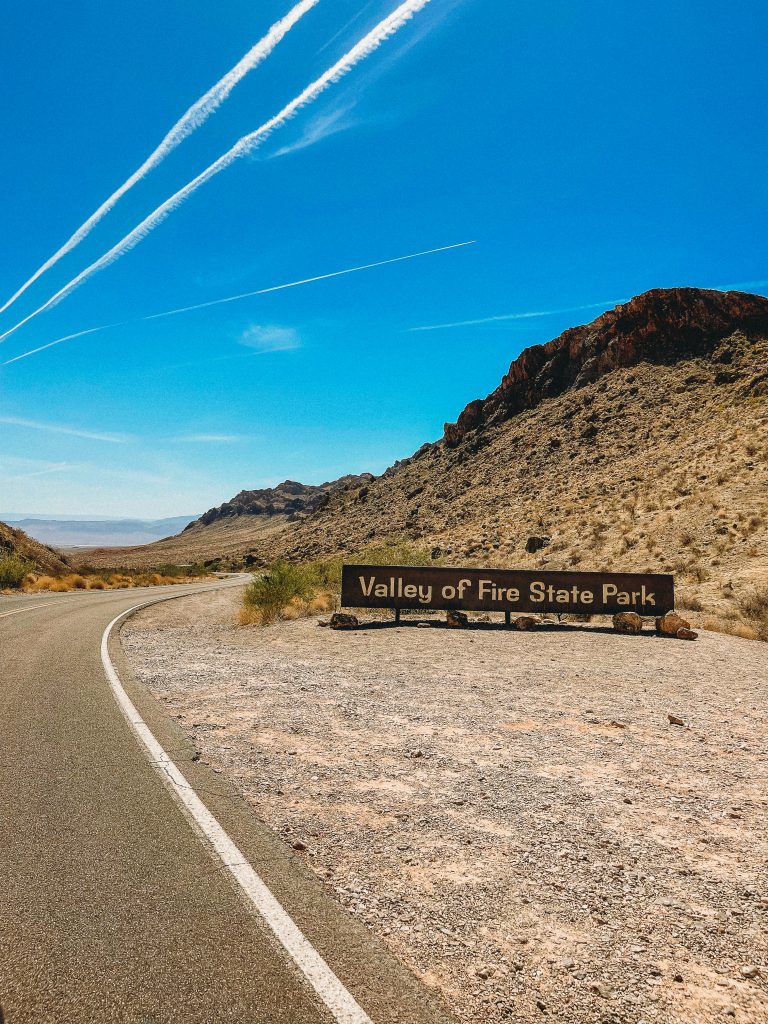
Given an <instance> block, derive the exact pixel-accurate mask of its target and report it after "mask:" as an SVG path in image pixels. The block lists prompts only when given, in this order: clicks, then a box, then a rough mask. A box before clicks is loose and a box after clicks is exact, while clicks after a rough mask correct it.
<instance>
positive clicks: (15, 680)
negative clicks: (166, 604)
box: [0, 581, 449, 1024]
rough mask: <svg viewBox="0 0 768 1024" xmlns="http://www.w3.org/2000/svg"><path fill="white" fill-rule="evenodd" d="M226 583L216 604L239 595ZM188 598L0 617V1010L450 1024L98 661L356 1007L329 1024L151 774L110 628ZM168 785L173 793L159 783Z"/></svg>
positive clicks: (19, 1020) (17, 602) (131, 599)
mask: <svg viewBox="0 0 768 1024" xmlns="http://www.w3.org/2000/svg"><path fill="white" fill-rule="evenodd" d="M231 585H232V583H231V581H230V582H222V583H220V584H217V586H231ZM201 589H210V585H207V587H203V586H198V585H196V584H195V585H184V586H183V587H162V588H158V587H155V588H152V589H151V590H143V591H142V590H130V591H107V592H98V591H91V592H87V593H81V594H80V593H79V594H72V595H68V594H67V595H45V596H43V595H34V596H24V597H0V1004H1V1005H2V1008H3V1012H4V1015H5V1021H6V1022H7V1024H49V1022H50V1024H52V1022H57V1024H58V1022H67V1024H90V1022H94V1024H96V1022H98V1024H108V1022H112V1021H120V1022H132V1024H133V1022H136V1024H166V1022H169V1024H170V1022H174V1024H175V1022H182V1021H183V1022H185V1024H213V1022H217V1024H219V1022H238V1024H261V1022H270V1024H299V1022H301V1024H314V1022H326V1024H327V1022H329V1021H331V1022H332V1021H334V1020H336V1021H343V1022H344V1024H349V1022H352V1021H365V1020H366V1019H367V1017H370V1019H371V1020H372V1021H373V1022H374V1024H395V1022H399V1024H405V1022H408V1024H421V1022H424V1024H426V1022H430V1024H448V1022H449V1017H448V1016H447V1015H446V1014H445V1013H444V1011H443V1010H442V1009H441V1008H440V1006H439V1005H438V1004H437V1003H436V1002H434V1001H433V999H432V997H431V996H430V994H429V993H428V991H427V990H426V989H425V987H424V986H423V985H421V983H420V982H419V981H418V980H417V979H415V978H414V977H413V976H412V975H411V974H410V973H409V972H407V971H406V970H405V969H404V968H403V967H402V966H401V965H399V964H398V963H397V962H396V961H395V960H394V958H393V957H392V956H391V955H390V954H389V953H388V952H387V951H386V949H385V948H384V947H383V946H381V945H380V944H378V943H377V942H376V941H375V940H374V939H373V937H372V936H371V935H370V934H369V933H368V932H367V930H366V929H365V928H364V927H363V926H362V925H360V924H359V923H358V922H356V921H354V920H352V919H351V918H350V917H349V916H347V915H346V914H345V913H344V911H343V910H342V909H341V908H340V907H339V906H338V905H337V903H336V902H335V901H334V900H333V899H332V898H331V897H330V895H329V894H328V893H327V892H326V891H325V889H324V887H323V885H322V884H321V883H320V882H319V881H318V880H317V879H316V878H315V876H314V875H313V874H312V872H311V871H310V870H309V869H308V868H307V867H306V866H305V864H304V863H303V861H302V859H301V856H300V855H299V854H295V853H294V852H293V851H291V850H288V849H287V848H286V847H285V845H284V844H283V843H282V842H280V841H279V840H278V839H277V838H276V837H275V836H274V835H273V834H272V833H271V832H270V831H269V830H268V829H267V828H265V826H263V825H262V824H261V823H260V822H259V821H258V819H257V818H256V817H255V815H254V814H253V813H252V811H251V810H250V809H249V808H248V807H247V806H246V804H245V803H244V802H243V801H242V800H241V799H240V798H239V796H238V795H237V794H236V793H235V792H234V790H232V789H230V788H229V786H228V784H227V783H226V782H225V781H223V780H222V778H221V776H219V775H215V774H213V773H212V772H211V771H210V770H209V769H207V768H206V767H205V766H204V765H202V764H200V763H199V761H197V758H196V752H195V750H194V748H193V747H191V746H190V744H189V742H188V741H187V740H186V739H185V738H184V737H183V736H182V734H181V732H180V731H179V730H178V729H177V728H176V726H175V725H174V723H173V722H172V721H171V720H170V719H168V718H167V717H166V716H165V715H164V713H163V711H162V709H161V708H160V707H159V706H158V705H157V704H156V703H155V702H154V700H153V699H152V698H151V697H150V696H149V695H148V694H147V693H146V692H145V691H144V690H143V689H142V688H141V687H140V686H139V685H138V684H137V683H136V682H135V680H134V679H133V678H132V676H131V673H130V670H129V668H128V666H127V664H126V663H125V660H124V658H123V657H122V652H121V650H120V647H119V641H118V640H117V638H116V637H113V639H112V641H111V644H110V655H111V658H112V661H113V662H114V665H115V667H116V669H117V671H118V673H119V676H120V680H121V682H122V684H123V686H124V687H125V690H126V692H127V693H128V695H129V696H130V699H131V700H132V701H133V703H134V704H135V706H136V708H137V709H138V711H139V712H140V714H141V716H142V718H143V719H144V721H145V722H146V723H147V725H148V726H149V728H150V730H151V732H152V734H153V736H154V737H155V738H156V740H157V741H158V742H159V743H160V744H161V745H162V747H163V748H164V749H165V751H166V752H167V753H168V754H169V755H170V756H171V758H172V759H173V761H174V763H175V764H176V765H177V766H178V767H179V768H180V770H181V771H182V773H183V775H184V777H185V778H186V780H187V781H188V783H189V785H190V786H191V787H192V789H193V790H194V792H195V793H196V794H197V795H198V796H199V797H200V799H201V800H202V801H203V802H204V804H205V806H206V807H207V808H208V810H209V811H210V812H211V813H212V814H213V815H214V816H215V818H216V819H217V821H218V822H219V823H220V824H221V826H222V827H223V829H224V830H225V831H226V833H227V835H228V836H229V837H231V839H232V840H233V842H234V843H235V844H236V846H237V848H238V850H239V851H240V852H241V853H242V855H243V857H244V858H245V859H246V861H247V864H248V865H250V866H252V868H253V869H254V870H255V871H256V872H257V873H258V876H259V878H260V880H263V882H264V883H265V885H266V886H267V887H268V889H269V891H270V892H271V894H272V895H274V897H276V899H277V900H278V901H279V902H280V904H281V905H282V907H283V909H284V910H285V911H286V913H287V914H288V915H290V918H291V919H292V921H293V922H294V923H295V925H296V926H297V927H298V928H299V929H300V930H301V932H302V933H303V936H304V937H305V938H306V940H307V942H308V943H309V944H310V946H311V948H312V949H313V950H314V951H316V952H317V953H318V954H319V955H320V956H321V957H322V958H323V959H324V961H325V963H326V964H327V965H328V968H329V969H330V972H332V976H334V977H335V979H338V983H339V987H340V988H341V990H342V991H344V990H346V992H347V993H348V994H349V995H350V998H351V1003H352V1005H353V1006H357V1007H358V1008H359V1013H358V1014H357V1016H356V1015H355V1013H356V1011H353V1012H352V1013H351V1015H345V1011H342V1010H339V1009H336V1010H333V1009H329V1008H328V1000H327V999H326V1000H323V999H322V998H320V996H318V994H317V991H316V990H315V989H313V987H312V985H311V984H310V983H308V981H307V979H306V977H305V974H303V973H302V972H301V970H300V969H299V967H297V964H296V963H295V962H294V960H293V959H292V958H291V956H290V955H289V954H288V953H287V952H286V949H285V948H284V947H283V946H282V945H281V943H280V942H279V941H278V939H277V938H276V937H275V935H274V934H273V932H272V931H270V929H269V928H268V927H267V926H266V924H265V921H264V919H263V918H262V917H261V916H260V915H259V913H258V912H257V911H256V910H255V909H254V907H253V905H252V904H251V903H249V902H248V900H247V899H246V898H245V895H244V892H243V891H242V889H241V888H239V887H238V885H237V883H236V881H235V879H234V878H233V876H232V874H231V873H230V871H229V870H228V869H227V866H226V865H224V864H223V863H222V861H221V860H220V859H217V856H216V854H215V852H214V850H213V848H212V847H211V845H210V844H209V843H207V841H206V840H205V838H204V837H203V836H202V835H201V834H200V833H199V831H198V830H197V828H196V826H195V824H194V822H192V821H191V820H190V818H189V814H188V813H185V812H184V811H183V810H182V808H181V806H180V803H179V801H178V799H176V798H175V797H174V794H173V792H171V789H170V788H169V786H168V785H167V784H165V783H164V781H163V777H162V774H161V772H159V771H158V768H157V766H156V765H153V764H152V763H150V760H149V757H148V756H147V754H146V752H145V751H144V750H143V748H142V747H141V745H140V743H139V742H138V740H137V738H136V736H135V735H134V732H133V731H132V729H131V727H130V726H129V724H128V722H127V720H126V718H125V716H124V714H123V712H122V711H121V710H120V708H119V707H118V704H117V702H116V700H115V697H114V695H113V692H112V690H111V689H110V686H109V684H108V681H107V678H106V676H105V670H104V666H103V664H102V660H101V655H100V644H101V639H102V634H103V632H104V629H105V627H106V626H107V625H108V624H109V622H110V621H111V620H112V619H113V618H115V616H117V615H119V614H120V613H121V612H123V611H125V610H127V609H128V608H130V607H132V606H134V605H136V604H139V603H142V602H145V601H150V600H156V599H159V598H165V597H169V596H174V595H175V594H177V593H184V594H190V593H193V592H197V591H199V590H201ZM166 783H167V779H166Z"/></svg>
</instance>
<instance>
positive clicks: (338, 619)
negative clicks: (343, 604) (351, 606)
mask: <svg viewBox="0 0 768 1024" xmlns="http://www.w3.org/2000/svg"><path fill="white" fill-rule="evenodd" d="M359 625H360V623H359V621H358V618H357V616H356V615H349V614H348V613H347V612H334V613H333V615H332V616H331V622H330V626H331V629H357V627H358V626H359Z"/></svg>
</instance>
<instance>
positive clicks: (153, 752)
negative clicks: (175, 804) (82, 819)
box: [101, 605, 373, 1024]
mask: <svg viewBox="0 0 768 1024" xmlns="http://www.w3.org/2000/svg"><path fill="white" fill-rule="evenodd" d="M141 607H143V606H142V605H135V606H134V607H133V608H129V609H128V610H127V611H124V612H122V613H121V614H120V615H118V616H116V617H115V618H114V619H113V620H112V621H111V622H110V624H109V625H108V626H107V628H106V629H105V630H104V634H103V636H102V638H101V660H102V662H103V664H104V671H105V672H106V675H107V679H108V680H109V685H110V686H111V687H112V692H113V694H114V695H115V699H116V700H117V703H118V704H119V706H120V709H121V711H122V712H123V714H124V715H125V717H126V719H127V720H128V723H129V725H130V726H131V728H132V729H133V731H134V733H135V734H136V736H137V737H138V739H139V741H140V742H141V744H142V745H143V746H144V748H145V750H146V751H147V753H148V754H149V758H150V760H151V761H152V763H153V764H154V765H155V766H156V768H157V770H158V772H160V773H161V774H162V776H163V779H164V781H166V782H169V783H170V789H171V792H172V793H173V794H174V796H175V797H176V799H177V800H178V801H179V803H180V804H181V805H182V807H183V808H184V809H185V810H186V811H187V813H188V814H189V815H190V816H191V817H192V819H193V821H194V822H195V824H196V825H197V827H198V828H199V829H200V831H201V832H202V833H203V835H204V836H205V837H206V839H207V840H208V841H209V842H210V844H211V845H212V846H213V849H214V850H215V852H216V854H217V855H218V857H219V858H220V859H221V862H222V864H223V866H224V867H226V868H227V870H228V871H229V872H230V873H231V874H232V876H233V877H234V879H235V881H236V882H237V883H238V885H239V886H240V888H241V889H242V890H243V892H244V893H245V895H246V896H247V897H248V900H249V901H250V903H251V904H252V905H253V907H254V908H255V909H256V910H257V911H258V913H259V914H260V915H261V917H262V918H263V919H264V921H265V922H266V923H267V924H268V925H269V927H270V928H271V929H272V932H273V933H274V935H275V937H276V938H277V940H278V941H279V942H280V943H281V945H282V946H283V948H284V949H285V950H286V952H287V953H288V955H289V956H290V957H291V959H292V960H293V961H294V963H295V964H296V966H297V967H298V968H299V970H300V971H301V972H302V974H303V975H304V977H305V978H306V979H307V981H308V982H309V984H310V985H311V986H312V988H313V989H314V990H315V992H316V993H317V995H318V996H319V997H320V998H321V999H322V1001H323V1002H324V1003H325V1005H326V1006H327V1008H328V1009H329V1010H330V1012H331V1014H332V1015H333V1018H334V1020H336V1021H338V1024H373V1022H372V1021H371V1018H370V1017H369V1016H368V1014H367V1013H365V1011H364V1010H363V1009H362V1007H361V1006H360V1005H359V1004H358V1003H357V1002H356V1001H355V999H354V997H353V996H352V994H351V993H350V992H349V991H348V990H347V989H346V988H345V987H344V985H343V984H342V983H341V981H340V980H339V979H338V978H337V977H336V975H335V974H334V973H333V971H332V970H331V968H330V967H329V966H328V964H327V963H326V962H325V960H323V958H322V957H321V956H320V954H319V953H318V952H317V950H316V949H315V948H314V946H313V945H312V944H311V943H310V941H309V940H308V939H307V938H306V936H305V935H304V934H303V933H302V932H301V931H300V930H299V928H298V927H297V926H296V924H294V922H293V920H292V919H291V917H290V916H289V915H288V914H287V913H286V911H285V910H284V909H283V907H282V906H281V905H280V903H279V902H278V901H277V899H275V897H274V896H273V895H272V893H271V892H270V890H269V889H268V888H267V886H266V884H265V883H264V881H263V880H262V879H261V878H260V877H259V876H258V875H257V874H256V872H255V871H254V869H253V868H252V867H251V865H250V864H249V863H248V862H247V861H246V859H245V857H244V856H243V854H242V853H241V852H240V850H239V849H238V848H237V846H235V844H234V842H233V841H232V839H230V837H229V835H227V833H226V832H225V831H224V829H223V828H222V826H221V825H220V824H219V822H218V821H217V820H216V818H214V816H213V815H212V814H211V812H210V811H209V810H208V808H207V807H206V806H205V804H204V803H203V802H202V800H201V799H200V798H199V797H198V796H197V794H196V793H195V792H194V790H193V789H192V787H191V786H190V784H189V783H188V782H187V780H186V778H185V777H184V776H183V775H182V774H181V772H180V771H179V769H178V768H177V767H176V765H175V764H174V763H173V761H172V760H171V759H170V757H169V756H168V755H167V754H166V752H165V750H163V748H162V746H161V745H160V744H159V743H158V741H157V740H156V739H155V737H154V735H153V734H152V732H151V730H150V728H149V726H148V725H147V724H146V722H145V721H144V720H143V719H142V717H141V715H140V714H139V712H138V711H137V710H136V706H135V705H134V703H133V701H132V700H131V698H130V697H129V696H128V694H127V693H126V692H125V690H124V688H123V684H122V683H121V682H120V679H119V677H118V675H117V672H116V671H115V667H114V665H113V664H112V660H111V658H110V657H109V636H110V633H111V632H112V629H113V628H114V626H115V625H116V624H117V623H118V622H119V621H120V620H121V619H123V618H125V617H126V616H127V615H130V614H131V613H132V612H135V611H137V609H139V608H141Z"/></svg>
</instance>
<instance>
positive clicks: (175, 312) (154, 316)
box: [0, 240, 475, 366]
mask: <svg viewBox="0 0 768 1024" xmlns="http://www.w3.org/2000/svg"><path fill="white" fill-rule="evenodd" d="M474 244H475V242H474V240H473V241H470V242H454V243H453V245H440V246H438V247H437V248H436V249H425V250H423V251H422V252H412V253H408V255H407V256H395V257H393V258H392V259H388V260H378V261H377V262H376V263H363V264H361V265H360V266H357V267H347V268H346V269H344V270H334V271H332V272H331V273H330V274H317V275H316V276H315V277H303V278H301V279H300V280H298V281H288V282H286V283H285V284H273V285H271V286H270V287H269V288H259V289H257V290H256V291H253V292H242V293H241V294H240V295H228V296H227V297H226V298H223V299H212V300H211V301H210V302H198V303H196V304H195V305H194V306H182V307H181V308H179V309H168V310H165V312H163V313H150V314H149V316H142V317H138V318H137V319H135V320H123V321H121V322H120V323H115V324H101V325H100V326H99V327H89V328H88V329H87V330H85V331H77V332H76V333H75V334H65V335H64V337H63V338H56V339H55V341H49V342H48V344H47V345H40V346H39V347H38V348H33V349H30V351H29V352H22V353H21V354H20V355H18V356H14V357H13V358H12V359H6V360H5V362H3V363H0V366H10V364H11V363H15V362H18V360H19V359H26V358H27V356H34V355H37V353H38V352H44V351H45V349H47V348H53V346H54V345H61V343H62V342H64V341H72V340H73V339H74V338H82V337H83V335H85V334H94V333H95V332H96V331H108V330H111V329H112V328H113V327H125V326H126V325H128V324H134V323H144V322H145V321H147V320H159V319H160V318H161V317H166V316H179V314H181V313H191V312H193V311H194V310H196V309H208V308H209V307H210V306H222V305H224V303H226V302H237V301H239V300H240V299H250V298H252V297H253V296H254V295H267V294H268V293H269V292H280V291H283V290H284V289H286V288H298V287H299V286H300V285H304V284H314V283H315V281H327V280H328V279H329V278H332V277H343V276H344V275H345V274H357V273H359V272H360V271H361V270H372V269H374V268H375V267H386V266H388V265H389V264H390V263H403V262H404V261H405V260H415V259H418V258H419V257H420V256H432V255H433V254H434V253H437V252H447V251H448V250H449V249H463V248H464V247H465V246H467V245H474Z"/></svg>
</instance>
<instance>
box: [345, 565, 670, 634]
mask: <svg viewBox="0 0 768 1024" xmlns="http://www.w3.org/2000/svg"><path fill="white" fill-rule="evenodd" d="M341 603H342V605H343V606H344V607H347V608H393V609H394V611H395V617H396V621H398V622H399V621H400V612H401V611H402V610H403V609H405V608H408V609H414V610H415V609H422V610H424V611H426V610H433V611H434V610H446V611H447V610H461V611H482V612H504V617H505V621H506V623H507V625H510V622H511V615H512V613H513V612H558V613H560V614H565V613H570V614H578V615H614V614H616V613H617V612H637V613H638V614H639V615H663V614H664V613H665V612H668V611H671V610H672V609H673V608H674V606H675V594H674V581H673V578H672V576H671V575H667V574H662V573H623V572H544V571H538V570H523V569H475V568H473V569H460V568H459V569H454V568H444V567H442V566H402V565H345V566H344V567H343V569H342V577H341Z"/></svg>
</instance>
